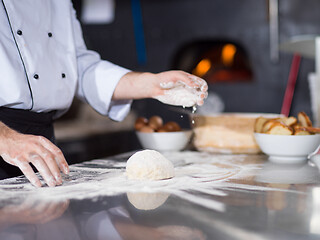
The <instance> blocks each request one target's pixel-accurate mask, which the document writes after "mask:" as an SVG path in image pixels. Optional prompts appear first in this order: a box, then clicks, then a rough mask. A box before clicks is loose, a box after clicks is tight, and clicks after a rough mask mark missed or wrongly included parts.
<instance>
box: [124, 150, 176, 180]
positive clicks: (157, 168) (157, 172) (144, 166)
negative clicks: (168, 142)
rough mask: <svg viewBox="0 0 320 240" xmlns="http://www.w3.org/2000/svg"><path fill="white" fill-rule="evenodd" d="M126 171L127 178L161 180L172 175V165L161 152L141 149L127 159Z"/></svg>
mask: <svg viewBox="0 0 320 240" xmlns="http://www.w3.org/2000/svg"><path fill="white" fill-rule="evenodd" d="M126 173H127V177H128V178H129V179H140V180H162V179H169V178H172V177H174V167H173V164H172V162H170V161H169V160H168V159H166V158H165V157H164V156H163V155H162V154H161V153H159V152H157V151H155V150H143V151H139V152H136V153H135V154H133V155H132V156H131V157H130V158H129V159H128V161H127V166H126Z"/></svg>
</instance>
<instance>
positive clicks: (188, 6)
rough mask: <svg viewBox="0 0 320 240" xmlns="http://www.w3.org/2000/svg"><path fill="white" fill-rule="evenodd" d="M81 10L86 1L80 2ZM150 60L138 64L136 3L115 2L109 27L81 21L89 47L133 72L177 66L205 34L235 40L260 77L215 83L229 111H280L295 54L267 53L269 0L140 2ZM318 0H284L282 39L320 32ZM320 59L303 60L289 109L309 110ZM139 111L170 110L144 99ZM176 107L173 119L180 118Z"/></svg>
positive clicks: (281, 5) (214, 88) (137, 106)
mask: <svg viewBox="0 0 320 240" xmlns="http://www.w3.org/2000/svg"><path fill="white" fill-rule="evenodd" d="M74 5H75V8H76V9H77V11H78V13H79V14H80V12H81V7H82V6H81V3H80V2H79V1H76V0H74ZM141 6H142V15H143V24H144V33H145V41H146V50H147V62H146V64H145V65H143V66H141V65H139V64H138V62H137V55H136V49H135V38H134V28H133V22H132V14H131V1H130V0H118V1H116V13H115V21H114V22H113V23H111V24H108V25H83V33H84V36H85V40H86V42H87V45H88V47H89V48H90V49H94V50H97V51H98V52H99V53H100V54H101V56H102V57H103V58H105V59H108V60H110V61H112V62H114V63H117V64H119V65H122V66H125V67H127V68H130V69H132V70H139V71H152V72H159V71H164V70H168V69H171V68H172V67H173V58H174V55H175V53H176V52H177V51H178V50H179V48H180V47H181V46H182V45H184V44H186V43H189V42H192V41H196V40H205V39H221V38H222V39H227V40H228V39H229V40H232V41H237V42H238V43H240V44H241V45H242V46H244V47H245V48H246V49H247V51H248V55H249V58H250V61H251V63H252V66H253V71H254V81H253V82H252V83H242V84H215V85H210V91H213V92H216V93H218V94H219V95H220V96H221V98H222V99H223V101H224V102H225V105H226V109H225V110H226V111H230V112H275V113H278V112H280V109H281V104H282V99H283V95H284V91H285V86H286V83H287V79H288V74H289V70H290V64H291V60H292V56H293V55H292V54H290V53H283V52H280V59H279V61H278V62H276V63H274V62H272V61H271V60H270V53H269V49H270V48H269V19H268V1H267V0H241V1H239V0H152V1H150V0H141ZM319 12H320V1H318V0H308V1H302V0H281V1H279V29H280V33H279V34H280V42H281V43H282V42H285V41H287V40H288V39H289V38H290V37H291V36H295V35H300V34H320V14H319ZM313 71H314V60H311V59H306V58H303V59H302V62H301V67H300V72H299V76H298V82H297V86H296V87H297V88H296V92H295V95H294V100H293V105H292V111H291V114H296V113H297V112H298V111H301V110H304V111H306V112H307V113H308V114H311V109H310V95H309V89H308V87H309V86H308V81H307V75H308V73H309V72H313ZM133 107H134V109H136V110H137V111H138V112H139V113H141V114H143V115H147V116H150V115H153V114H158V113H163V114H165V115H170V112H169V113H168V111H167V107H166V106H164V105H162V104H160V103H158V102H156V101H153V100H140V101H136V102H135V103H134V106H133ZM178 117H180V116H177V114H175V113H171V117H170V118H171V119H172V118H178Z"/></svg>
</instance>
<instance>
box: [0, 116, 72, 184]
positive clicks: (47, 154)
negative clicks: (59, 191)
mask: <svg viewBox="0 0 320 240" xmlns="http://www.w3.org/2000/svg"><path fill="white" fill-rule="evenodd" d="M0 156H1V157H2V158H3V159H4V161H6V162H7V163H9V164H11V165H14V166H16V167H18V168H20V170H21V171H22V172H23V174H24V175H25V176H26V177H27V178H28V180H29V181H30V182H31V183H32V184H33V185H34V186H36V187H41V182H40V180H39V178H38V177H37V175H36V174H35V173H34V171H33V169H32V167H31V166H30V163H32V164H33V166H35V167H36V169H37V170H38V171H39V172H40V174H41V176H42V177H43V179H44V180H45V182H46V183H47V185H48V186H50V187H54V186H56V185H60V184H62V177H61V173H60V170H61V171H62V172H63V173H65V174H68V173H69V167H68V163H67V161H66V160H65V158H64V156H63V154H62V152H61V150H60V149H59V148H58V147H56V146H55V145H54V144H53V143H51V142H50V141H49V140H48V139H46V138H45V137H42V136H35V135H29V134H21V133H18V132H16V131H14V130H12V129H10V128H9V127H7V126H6V125H5V124H3V123H2V122H0Z"/></svg>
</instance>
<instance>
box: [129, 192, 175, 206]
mask: <svg viewBox="0 0 320 240" xmlns="http://www.w3.org/2000/svg"><path fill="white" fill-rule="evenodd" d="M169 195H170V194H169V193H146V192H127V197H128V200H129V202H130V203H131V204H132V205H133V206H134V207H135V208H136V209H139V210H153V209H156V208H158V207H160V206H161V205H162V204H164V203H165V201H166V200H167V199H168V197H169Z"/></svg>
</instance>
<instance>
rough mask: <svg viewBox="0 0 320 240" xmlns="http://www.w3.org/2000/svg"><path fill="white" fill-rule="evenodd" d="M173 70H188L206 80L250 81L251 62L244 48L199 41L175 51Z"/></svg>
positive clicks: (230, 44) (223, 43)
mask: <svg viewBox="0 0 320 240" xmlns="http://www.w3.org/2000/svg"><path fill="white" fill-rule="evenodd" d="M173 67H174V68H175V69H181V70H184V71H187V72H191V73H193V74H194V75H197V76H199V77H201V78H203V79H205V80H206V81H207V82H208V83H215V82H241V81H245V82H248V81H252V79H253V74H252V69H251V64H250V61H249V58H248V55H247V53H246V51H245V49H244V48H243V47H242V46H241V45H240V44H237V43H234V42H231V41H220V40H218V41H217V40H215V41H198V42H193V43H190V44H187V45H185V46H184V47H182V48H181V49H180V50H179V51H178V52H177V54H176V56H175V58H174V62H173Z"/></svg>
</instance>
